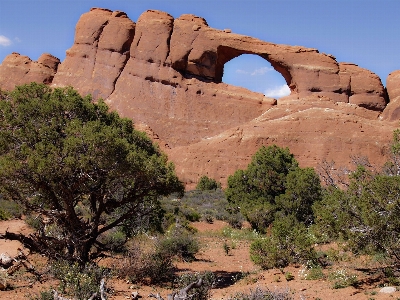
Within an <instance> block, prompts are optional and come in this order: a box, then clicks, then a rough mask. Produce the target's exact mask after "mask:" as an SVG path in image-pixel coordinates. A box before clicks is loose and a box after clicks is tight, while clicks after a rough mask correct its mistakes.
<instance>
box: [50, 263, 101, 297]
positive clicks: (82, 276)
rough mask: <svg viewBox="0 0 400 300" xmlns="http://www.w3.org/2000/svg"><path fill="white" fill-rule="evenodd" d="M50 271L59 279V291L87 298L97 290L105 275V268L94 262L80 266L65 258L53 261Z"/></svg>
mask: <svg viewBox="0 0 400 300" xmlns="http://www.w3.org/2000/svg"><path fill="white" fill-rule="evenodd" d="M51 272H52V274H53V276H54V277H55V278H57V279H59V280H60V284H59V290H60V292H61V293H63V294H66V295H68V296H72V297H76V298H77V299H88V298H89V297H90V296H92V294H93V293H95V292H97V291H98V290H99V286H100V281H101V279H103V278H104V277H105V276H106V275H107V271H106V269H103V268H100V267H98V266H97V265H95V264H86V265H84V266H81V265H79V264H78V263H76V262H75V263H73V264H71V263H70V262H68V261H65V260H59V261H56V262H53V263H52V265H51Z"/></svg>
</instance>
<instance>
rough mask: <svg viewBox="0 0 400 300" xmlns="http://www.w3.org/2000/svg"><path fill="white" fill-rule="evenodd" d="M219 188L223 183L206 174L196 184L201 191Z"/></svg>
mask: <svg viewBox="0 0 400 300" xmlns="http://www.w3.org/2000/svg"><path fill="white" fill-rule="evenodd" d="M218 188H221V184H220V183H218V182H217V181H216V180H215V179H212V178H209V177H208V176H206V175H204V176H202V177H201V178H200V180H199V182H198V183H197V185H196V190H200V191H210V190H216V189H218Z"/></svg>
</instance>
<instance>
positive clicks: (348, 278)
mask: <svg viewBox="0 0 400 300" xmlns="http://www.w3.org/2000/svg"><path fill="white" fill-rule="evenodd" d="M328 278H329V280H331V281H332V282H333V285H332V287H333V288H334V289H342V288H345V287H348V286H356V285H357V283H358V280H357V275H355V274H351V273H349V272H348V271H347V270H345V269H340V270H336V271H334V272H332V273H331V274H329V276H328Z"/></svg>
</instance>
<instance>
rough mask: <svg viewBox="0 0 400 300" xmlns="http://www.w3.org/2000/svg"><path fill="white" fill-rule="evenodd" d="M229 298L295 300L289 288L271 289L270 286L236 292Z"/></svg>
mask: <svg viewBox="0 0 400 300" xmlns="http://www.w3.org/2000/svg"><path fill="white" fill-rule="evenodd" d="M228 299H229V300H293V299H294V298H293V296H292V293H291V291H290V290H289V289H282V290H280V289H276V290H270V289H268V288H261V287H259V286H258V287H256V288H255V289H254V290H250V292H249V293H243V292H240V293H236V294H235V295H234V296H232V297H230V298H228Z"/></svg>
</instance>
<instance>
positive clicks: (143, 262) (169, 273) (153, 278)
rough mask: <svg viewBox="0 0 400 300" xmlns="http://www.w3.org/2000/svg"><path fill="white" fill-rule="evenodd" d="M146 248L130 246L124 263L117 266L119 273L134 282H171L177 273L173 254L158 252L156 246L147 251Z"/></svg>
mask: <svg viewBox="0 0 400 300" xmlns="http://www.w3.org/2000/svg"><path fill="white" fill-rule="evenodd" d="M144 248H145V247H143V246H142V247H140V246H138V245H135V246H132V247H130V248H129V249H128V250H127V251H126V252H125V254H124V258H123V260H122V263H121V264H120V265H118V266H116V270H117V274H118V275H119V276H120V277H122V278H127V279H128V280H129V281H130V282H133V283H141V282H143V283H146V284H159V283H164V282H171V281H172V280H173V278H174V274H175V267H174V265H173V260H172V256H170V255H165V253H162V252H157V250H156V249H155V247H151V249H150V250H147V251H146V250H144Z"/></svg>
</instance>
